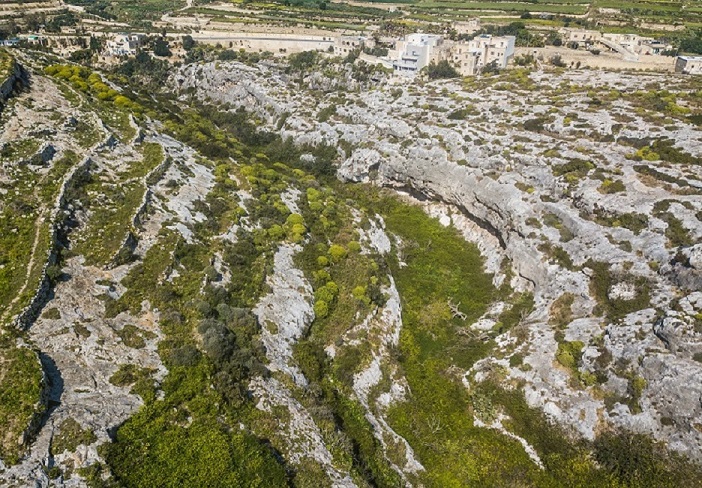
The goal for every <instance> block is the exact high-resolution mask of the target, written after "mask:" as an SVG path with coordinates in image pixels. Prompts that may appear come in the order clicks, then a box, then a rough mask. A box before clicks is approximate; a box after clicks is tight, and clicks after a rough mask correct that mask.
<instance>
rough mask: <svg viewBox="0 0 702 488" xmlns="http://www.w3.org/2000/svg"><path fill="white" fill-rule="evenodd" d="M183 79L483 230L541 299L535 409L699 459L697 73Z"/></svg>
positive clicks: (527, 361) (529, 361)
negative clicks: (370, 82)
mask: <svg viewBox="0 0 702 488" xmlns="http://www.w3.org/2000/svg"><path fill="white" fill-rule="evenodd" d="M193 70H196V71H197V74H198V75H197V76H196V75H195V73H194V72H193ZM174 79H175V80H176V82H177V84H178V85H179V86H186V87H187V86H189V87H194V88H196V94H197V95H198V96H200V97H203V98H205V97H211V98H214V99H216V100H219V101H221V102H226V103H230V104H232V105H233V106H235V107H236V106H243V107H245V108H246V109H247V110H250V111H252V112H254V113H257V114H259V115H261V116H264V120H267V121H268V123H269V126H270V127H271V128H274V127H276V124H277V126H278V127H279V128H280V131H281V132H282V134H283V135H284V136H287V137H292V138H293V139H294V140H295V141H296V142H298V143H312V144H319V143H327V144H331V145H334V146H336V147H338V148H339V151H340V153H342V159H343V162H342V164H341V166H340V167H339V170H338V176H339V178H340V179H342V180H345V181H351V182H373V183H375V184H378V185H383V186H389V187H393V188H397V189H399V190H403V191H410V192H411V193H413V194H415V195H421V196H422V198H428V199H430V200H435V201H441V202H444V203H446V204H447V205H448V206H449V208H450V209H451V212H454V213H455V214H456V215H460V216H465V217H467V218H468V219H470V220H471V221H473V222H474V223H476V224H477V225H478V226H480V227H481V228H482V229H484V231H485V232H486V233H487V234H486V236H488V237H487V238H486V239H490V238H494V239H496V240H497V242H498V243H499V249H498V250H496V251H494V252H497V253H499V254H503V255H504V256H507V257H508V258H509V260H510V264H511V267H512V268H513V269H514V272H515V273H516V276H514V277H513V278H512V282H513V284H514V285H516V286H517V287H519V288H522V289H529V290H532V291H533V293H534V300H535V307H534V309H533V310H532V311H531V313H530V314H529V315H528V316H527V317H524V318H523V322H522V323H523V324H524V325H525V327H526V328H527V329H528V336H527V337H528V339H527V341H526V342H525V343H521V344H518V345H517V349H516V350H515V349H514V347H513V346H512V347H507V346H505V350H506V351H507V350H509V351H511V353H510V354H512V355H520V356H523V358H524V363H523V365H522V366H519V367H509V370H510V372H509V375H508V377H509V378H512V379H515V380H519V381H523V383H524V390H525V392H526V395H527V399H528V401H529V403H530V404H531V405H535V406H538V407H540V408H541V409H543V410H544V411H545V412H546V413H547V414H548V415H549V416H550V417H551V418H553V419H554V420H556V421H558V422H559V423H561V424H563V425H565V426H568V428H571V429H573V430H575V431H577V432H578V433H579V434H580V435H582V436H584V437H586V438H589V439H593V438H594V437H595V436H596V435H597V434H598V433H599V432H602V431H603V430H605V429H607V428H608V427H623V428H626V429H629V430H632V431H635V432H642V433H646V434H650V435H652V436H653V437H655V438H656V439H659V440H662V441H666V442H667V443H668V445H669V446H671V447H672V448H674V449H675V450H678V451H681V452H684V453H686V454H688V455H690V456H692V457H696V458H699V454H700V452H702V450H701V449H700V447H702V444H701V443H702V431H701V429H700V426H702V405H701V404H700V402H699V398H700V395H701V394H702V390H701V389H700V384H699V382H698V381H695V380H694V378H696V377H699V375H700V372H702V364H701V363H700V359H701V358H702V354H701V352H702V335H701V334H702V329H701V328H700V316H701V315H700V312H701V311H702V309H701V308H700V305H701V304H700V296H699V294H700V288H699V277H700V271H701V268H700V265H699V263H698V254H699V249H698V248H699V245H698V244H696V243H697V242H699V241H700V238H702V221H701V215H702V212H701V211H702V172H701V168H702V165H700V162H701V161H702V160H701V159H700V156H702V146H701V145H700V144H699V141H700V140H702V132H701V131H700V130H699V129H698V127H696V126H694V125H692V123H691V122H689V121H688V120H687V119H686V117H685V114H686V113H687V112H688V111H689V108H688V107H691V106H693V105H694V104H695V103H697V102H696V101H695V100H694V97H692V98H691V97H690V96H688V93H687V92H686V89H687V86H686V83H687V82H686V80H685V79H682V78H674V77H664V76H655V75H644V74H614V73H592V72H570V73H565V74H554V73H543V72H535V73H531V74H528V75H527V74H524V73H522V72H514V73H513V75H512V76H503V77H500V78H480V79H477V80H472V81H469V82H466V83H464V84H461V83H459V82H453V81H448V82H434V83H429V84H424V83H421V82H420V83H412V82H402V83H396V84H393V83H381V84H379V85H378V86H375V87H373V89H369V90H363V91H344V92H341V93H339V92H336V91H332V92H322V91H311V90H307V89H306V88H305V83H304V81H303V82H302V83H301V84H300V85H299V86H300V90H299V91H293V90H291V89H290V88H289V79H288V78H287V77H286V75H284V74H282V73H281V71H279V70H276V69H275V67H271V66H266V67H260V68H250V67H246V68H245V67H243V66H241V65H238V64H236V63H234V64H224V63H223V64H221V65H219V66H215V65H212V64H209V65H203V66H198V67H197V68H189V69H185V70H182V71H181V72H179V73H178V74H177V75H175V78H174ZM642 86H645V87H646V91H641V89H640V88H641V87H642ZM283 87H285V88H283ZM662 87H666V89H667V90H669V91H668V92H662V91H657V90H661V88H662ZM330 107H332V108H333V110H331V113H332V115H331V116H330V117H327V116H326V115H325V117H324V120H317V119H318V114H320V112H321V111H322V110H325V109H326V110H327V113H329V111H330ZM281 114H286V116H285V117H284V118H280V117H279V116H280V115H281ZM652 153H653V154H652ZM484 240H485V239H484ZM504 340H505V341H507V342H509V334H506V336H505V338H504ZM569 348H570V349H569ZM490 364H491V361H490V360H487V361H484V362H481V363H479V364H478V365H476V366H475V367H474V368H473V369H472V370H471V371H470V372H469V373H468V376H469V377H471V378H472V381H479V378H480V371H481V370H483V369H485V368H489V367H490ZM680 385H685V387H684V388H681V387H680Z"/></svg>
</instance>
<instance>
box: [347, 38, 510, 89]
mask: <svg viewBox="0 0 702 488" xmlns="http://www.w3.org/2000/svg"><path fill="white" fill-rule="evenodd" d="M476 27H478V26H473V28H476ZM514 42H515V38H514V36H504V37H494V36H490V35H480V36H477V37H475V38H473V39H472V40H470V41H451V40H448V39H444V37H443V36H441V35H436V34H422V33H417V34H410V35H408V36H405V37H403V38H401V39H398V40H396V41H395V45H394V48H393V49H391V50H389V52H388V55H387V56H385V57H383V58H376V59H375V61H376V62H378V63H380V64H383V65H384V66H386V67H387V68H391V69H392V70H393V71H394V72H395V74H397V75H400V76H410V77H411V76H415V75H417V74H418V73H419V72H420V71H421V70H422V68H424V67H426V66H428V65H429V64H430V63H439V62H441V61H448V62H449V63H450V64H451V65H453V67H454V68H456V70H457V71H458V72H459V73H460V74H461V75H463V76H471V75H475V74H478V73H479V72H480V71H481V70H482V69H483V68H484V67H485V66H487V65H491V64H492V65H493V66H494V67H495V68H497V69H503V68H505V67H506V66H507V63H508V62H509V60H510V59H511V58H512V57H513V56H514ZM373 46H374V41H373V39H368V38H365V37H360V36H359V37H356V36H341V37H339V38H337V39H335V41H334V54H336V55H338V56H345V55H347V54H349V53H350V52H352V51H354V50H358V49H363V48H372V47H373Z"/></svg>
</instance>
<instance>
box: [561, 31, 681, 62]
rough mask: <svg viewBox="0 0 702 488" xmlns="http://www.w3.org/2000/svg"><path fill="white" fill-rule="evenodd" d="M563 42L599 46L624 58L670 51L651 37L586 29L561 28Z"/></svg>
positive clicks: (666, 45)
mask: <svg viewBox="0 0 702 488" xmlns="http://www.w3.org/2000/svg"><path fill="white" fill-rule="evenodd" d="M559 34H561V36H562V37H563V40H564V42H566V43H569V42H576V43H578V44H582V45H584V46H585V47H590V46H594V45H601V46H604V47H607V48H609V49H611V50H613V51H616V52H619V53H620V54H622V55H624V56H625V57H629V58H638V56H641V55H644V56H646V55H659V54H662V53H663V51H666V50H669V49H672V46H671V45H669V44H665V43H663V42H661V41H659V40H657V39H653V38H652V37H642V36H640V35H638V34H614V33H603V32H599V31H593V30H586V29H573V28H563V29H561V30H560V31H559Z"/></svg>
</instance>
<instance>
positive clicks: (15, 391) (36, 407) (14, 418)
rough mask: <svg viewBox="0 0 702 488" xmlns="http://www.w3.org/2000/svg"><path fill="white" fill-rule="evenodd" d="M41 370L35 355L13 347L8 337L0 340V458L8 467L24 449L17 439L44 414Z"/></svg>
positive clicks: (27, 349) (17, 459)
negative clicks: (41, 398)
mask: <svg viewBox="0 0 702 488" xmlns="http://www.w3.org/2000/svg"><path fill="white" fill-rule="evenodd" d="M42 388H44V385H43V383H42V368H41V365H40V363H39V358H38V356H37V353H36V352H35V351H34V350H32V349H29V348H27V347H17V346H16V345H15V344H14V339H13V338H11V337H9V334H7V335H5V336H4V337H3V338H1V339H0V433H1V434H0V458H2V459H3V461H5V462H6V463H8V464H10V465H12V464H15V463H16V462H17V461H19V458H20V455H21V454H22V451H23V450H24V448H25V447H26V446H25V444H24V442H22V443H18V439H20V438H22V436H23V434H24V432H25V431H27V429H28V428H29V426H30V424H32V423H33V422H36V420H37V419H38V417H39V416H41V415H42V414H43V412H44V405H42V404H41V403H39V399H40V395H41V390H42Z"/></svg>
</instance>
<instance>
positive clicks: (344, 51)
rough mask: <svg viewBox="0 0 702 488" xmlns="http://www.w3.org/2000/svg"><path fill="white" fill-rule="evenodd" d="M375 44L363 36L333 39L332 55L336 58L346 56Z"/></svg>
mask: <svg viewBox="0 0 702 488" xmlns="http://www.w3.org/2000/svg"><path fill="white" fill-rule="evenodd" d="M374 44H375V43H374V42H373V40H372V39H368V38H367V37H363V36H341V37H335V38H334V54H335V55H336V56H347V55H348V54H349V53H351V52H353V51H355V50H357V49H363V48H364V47H373V45H374Z"/></svg>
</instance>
